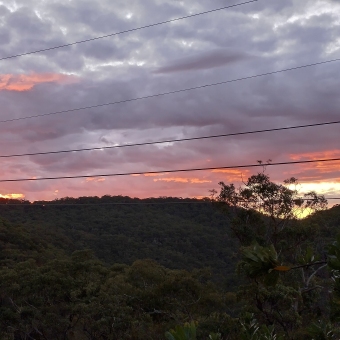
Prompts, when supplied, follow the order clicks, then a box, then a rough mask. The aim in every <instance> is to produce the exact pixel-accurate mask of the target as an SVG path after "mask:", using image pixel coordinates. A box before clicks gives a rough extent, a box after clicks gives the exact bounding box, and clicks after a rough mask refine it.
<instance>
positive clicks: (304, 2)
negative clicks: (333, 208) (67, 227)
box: [0, 0, 340, 204]
mask: <svg viewBox="0 0 340 340" xmlns="http://www.w3.org/2000/svg"><path fill="white" fill-rule="evenodd" d="M242 1H243V0H237V1H236V0H214V1H197V0H196V1H194V0H186V1H177V0H171V1H170V0H168V1H166V0H143V1H137V0H122V1H120V0H115V1H111V0H95V1H93V0H91V1H90V0H49V1H45V0H5V1H1V0H0V26H1V29H0V58H4V57H7V56H12V55H16V54H21V53H26V52H30V51H35V50H39V49H44V48H49V47H53V46H57V45H62V44H67V43H72V42H75V41H79V40H84V39H91V38H95V37H98V36H103V35H107V34H112V33H115V32H120V31H124V30H129V29H133V28H137V27H140V26H145V25H149V24H153V23H157V22H161V21H166V20H170V19H175V18H178V17H182V16H187V15H191V14H195V13H199V12H203V11H209V10H213V9H216V8H220V7H223V6H228V5H233V4H237V3H241V2H242ZM339 37H340V1H338V0H270V1H264V0H258V1H256V2H253V3H248V4H244V5H242V6H236V7H232V8H228V9H223V10H220V11H215V12H212V13H208V14H205V15H200V16H195V17H192V18H187V19H184V20H178V21H175V22H172V23H167V24H164V25H159V26H153V27H149V28H145V29H141V30H136V31H132V32H128V33H124V34H119V35H115V36H112V37H108V38H104V39H99V40H95V41H91V42H87V43H82V44H75V45H72V46H69V47H65V48H60V49H54V50H50V51H45V52H41V53H36V54H30V55H24V56H21V57H16V58H10V59H4V60H0V103H1V105H0V120H11V119H15V118H21V117H27V116H32V115H40V114H46V113H50V112H56V111H63V110H71V109H74V108H79V107H84V106H94V105H98V104H103V103H109V102H115V101H122V100H127V99H133V98H137V97H142V96H149V95H153V94H157V93H163V92H169V91H176V90H179V89H185V88H190V87H195V86H200V85H204V84H210V83H216V82H222V81H226V80H230V79H236V78H242V77H248V76H252V75H257V74H261V73H267V72H272V71H276V70H280V69H285V68H292V67H295V66H299V65H305V64H310V63H316V62H322V61H326V60H331V59H336V58H340V38H339ZM339 70H340V61H338V62H332V63H327V64H322V65H318V66H314V67H308V68H303V69H299V70H295V71H289V72H284V73H277V74H273V75H267V76H263V77H257V78H253V79H248V80H243V81H238V82H232V83H228V84H224V85H219V86H211V87H205V88H202V89H197V90H192V91H185V92H180V93H175V94H171V95H166V96H159V97H154V98H149V99H143V100H136V101H130V102H125V103H121V104H116V105H108V106H102V107H99V108H92V109H85V110H78V111H70V112H67V113H60V114H56V115H50V116H43V117H36V118H31V119H24V120H16V121H12V122H0V155H11V154H21V153H35V152H46V151H58V150H69V149H77V148H91V147H105V146H111V145H119V144H125V143H143V142H151V141H157V140H164V139H177V138H190V137H196V136H205V135H215V134H225V133H235V132H243V131H249V130H258V129H270V128H279V127H286V126H293V125H300V124H313V123H321V122H327V121H336V120H339V117H340V116H339V108H340V96H339V89H340V77H339ZM339 128H340V126H339V124H334V125H329V126H323V127H313V128H305V129H296V130H286V131H281V132H278V131H276V132H267V133H262V134H256V135H255V134H253V135H242V136H234V137H224V138H215V139H205V140H196V141H186V142H177V143H166V144H158V145H147V146H138V147H126V148H116V149H103V150H97V151H84V152H73V153H65V154H50V155H38V156H25V157H11V158H1V168H0V171H1V174H0V180H3V179H16V178H39V177H57V176H77V175H93V174H108V173H118V172H119V173H123V172H142V171H160V170H171V169H187V168H202V167H219V166H232V165H241V164H252V163H256V162H257V161H258V160H262V161H267V160H268V159H271V160H272V162H286V161H296V160H312V159H322V158H335V157H340V145H339ZM260 170H261V169H259V168H255V169H230V170H213V171H196V172H187V173H164V174H159V175H152V176H150V175H148V176H146V175H139V176H125V177H105V178H104V177H91V178H87V179H84V178H82V179H81V178H80V179H60V180H50V181H47V180H45V181H27V182H2V183H0V197H9V198H10V197H14V198H26V199H28V200H31V201H34V200H54V199H57V198H61V197H66V196H69V197H79V196H102V195H113V196H114V195H128V196H131V197H141V198H144V197H159V196H176V197H183V198H184V197H205V196H208V195H209V194H210V192H209V191H210V190H212V189H216V190H218V188H219V185H218V183H219V182H220V181H224V182H225V183H235V184H236V185H239V184H240V183H242V181H244V180H245V179H246V178H247V177H248V176H250V175H252V174H256V173H257V172H258V171H260ZM266 171H267V173H268V174H269V176H270V177H271V179H272V180H274V181H276V182H278V183H281V182H282V181H283V180H284V179H286V178H289V177H292V176H294V177H296V178H298V180H299V181H300V186H299V189H300V190H301V192H307V191H310V190H315V191H317V192H318V193H320V194H325V195H326V196H328V197H339V196H340V162H332V163H310V164H300V165H286V166H272V167H267V169H266ZM334 203H340V201H333V202H332V204H334Z"/></svg>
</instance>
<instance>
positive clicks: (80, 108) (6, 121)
mask: <svg viewBox="0 0 340 340" xmlns="http://www.w3.org/2000/svg"><path fill="white" fill-rule="evenodd" d="M336 61H340V58H337V59H331V60H325V61H320V62H316V63H312V64H305V65H300V66H295V67H289V68H285V69H281V70H277V71H271V72H266V73H260V74H255V75H252V76H247V77H241V78H235V79H230V80H225V81H220V82H217V83H211V84H204V85H199V86H194V87H188V88H185V89H179V90H173V91H168V92H162V93H157V94H151V95H147V96H142V97H135V98H130V99H123V100H118V101H115V102H110V103H103V104H97V105H90V106H83V107H78V108H73V109H67V110H61V111H55V112H48V113H41V114H37V115H32V116H26V117H19V118H11V119H5V120H0V123H8V122H15V121H18V120H24V119H31V118H37V117H45V116H52V115H57V114H61V113H68V112H74V111H81V110H86V109H94V108H98V107H103V106H109V105H117V104H123V103H129V102H133V101H138V100H142V99H149V98H156V97H162V96H167V95H170V94H176V93H180V92H186V91H193V90H198V89H203V88H207V87H211V86H218V85H224V84H229V83H234V82H238V81H243V80H248V79H254V78H259V77H263V76H268V75H271V74H278V73H283V72H287V71H294V70H298V69H302V68H307V67H312V66H317V65H322V64H328V63H333V62H336Z"/></svg>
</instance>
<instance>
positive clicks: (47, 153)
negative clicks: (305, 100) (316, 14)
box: [0, 121, 340, 158]
mask: <svg viewBox="0 0 340 340" xmlns="http://www.w3.org/2000/svg"><path fill="white" fill-rule="evenodd" d="M339 123H340V121H333V122H324V123H315V124H306V125H295V126H288V127H282V128H273V129H263V130H253V131H244V132H234V133H225V134H219V135H210V136H201V137H190V138H178V139H167V140H161V141H153V142H142V143H132V144H120V145H111V146H102V147H93V148H82V149H72V150H58V151H45V152H32V153H22V154H12V155H0V158H11V157H22V156H37V155H49V154H58V153H68V152H80V151H93V150H104V149H115V148H125V147H133V146H144V145H155V144H164V143H175V142H184V141H192V140H200V139H210V138H221V137H231V136H239V135H248V134H256V133H263V132H272V131H282V130H291V129H300V128H307V127H315V126H323V125H332V124H339Z"/></svg>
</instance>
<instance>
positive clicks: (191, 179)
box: [153, 177, 211, 184]
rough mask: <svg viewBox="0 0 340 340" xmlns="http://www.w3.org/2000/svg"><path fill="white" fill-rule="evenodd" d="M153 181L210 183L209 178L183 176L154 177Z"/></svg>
mask: <svg viewBox="0 0 340 340" xmlns="http://www.w3.org/2000/svg"><path fill="white" fill-rule="evenodd" d="M153 181H154V182H158V181H164V182H177V183H189V182H190V183H192V184H201V183H211V181H209V180H204V179H199V178H183V177H166V178H155V179H154V180H153Z"/></svg>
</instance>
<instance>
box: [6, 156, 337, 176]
mask: <svg viewBox="0 0 340 340" xmlns="http://www.w3.org/2000/svg"><path fill="white" fill-rule="evenodd" d="M334 161H340V158H326V159H313V160H306V161H291V162H277V163H266V164H264V163H256V164H247V165H233V166H219V167H209V168H191V169H176V170H159V171H141V172H123V173H114V174H93V175H77V176H58V177H40V178H17V179H2V180H0V182H27V181H43V180H54V179H72V178H92V177H116V176H131V175H151V174H162V173H173V172H191V171H203V170H219V169H242V168H255V167H264V166H275V165H290V164H305V163H317V162H334Z"/></svg>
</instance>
